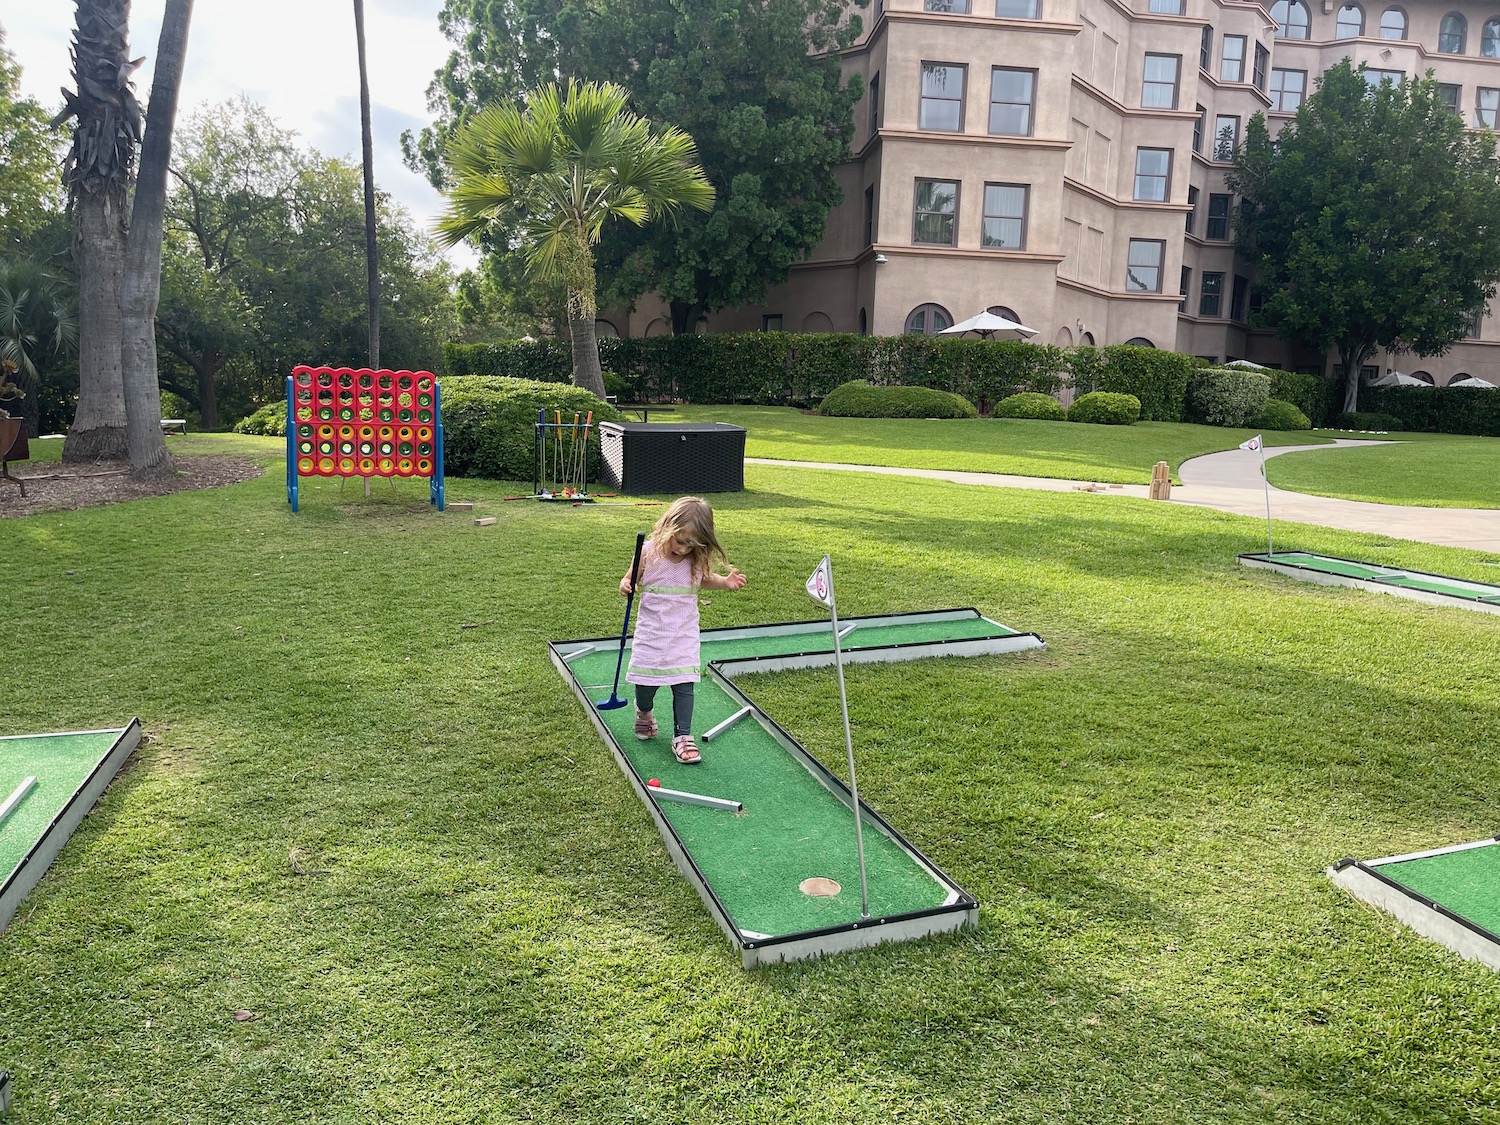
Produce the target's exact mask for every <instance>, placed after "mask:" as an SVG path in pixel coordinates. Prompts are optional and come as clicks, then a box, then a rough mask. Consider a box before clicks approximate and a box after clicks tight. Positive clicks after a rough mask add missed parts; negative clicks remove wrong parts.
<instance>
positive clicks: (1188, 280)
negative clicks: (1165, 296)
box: [1177, 266, 1193, 312]
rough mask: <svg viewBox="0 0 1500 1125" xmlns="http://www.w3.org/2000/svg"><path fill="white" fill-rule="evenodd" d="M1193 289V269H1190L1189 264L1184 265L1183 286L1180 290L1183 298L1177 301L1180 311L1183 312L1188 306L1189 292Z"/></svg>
mask: <svg viewBox="0 0 1500 1125" xmlns="http://www.w3.org/2000/svg"><path fill="white" fill-rule="evenodd" d="M1192 289H1193V271H1192V270H1190V269H1188V268H1187V266H1183V267H1182V287H1181V289H1180V290H1179V292H1180V293H1181V294H1182V300H1180V301H1178V302H1177V311H1178V312H1182V311H1184V310H1185V309H1186V308H1187V297H1188V294H1189V293H1190V292H1192Z"/></svg>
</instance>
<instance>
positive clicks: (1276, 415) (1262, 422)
mask: <svg viewBox="0 0 1500 1125" xmlns="http://www.w3.org/2000/svg"><path fill="white" fill-rule="evenodd" d="M1250 428H1251V429H1255V430H1310V429H1312V423H1311V422H1309V421H1308V420H1307V415H1306V414H1304V413H1302V411H1300V410H1298V409H1297V408H1296V407H1295V406H1293V405H1292V404H1291V403H1289V402H1282V401H1281V400H1280V399H1278V398H1272V399H1267V400H1266V408H1265V409H1264V410H1262V411H1261V412H1260V415H1259V417H1257V418H1254V419H1252V420H1251V422H1250Z"/></svg>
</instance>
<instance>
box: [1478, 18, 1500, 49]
mask: <svg viewBox="0 0 1500 1125" xmlns="http://www.w3.org/2000/svg"><path fill="white" fill-rule="evenodd" d="M1479 54H1480V56H1481V57H1482V58H1486V59H1500V19H1493V20H1485V21H1484V30H1483V31H1481V32H1480V33H1479Z"/></svg>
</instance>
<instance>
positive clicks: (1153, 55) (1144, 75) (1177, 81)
mask: <svg viewBox="0 0 1500 1125" xmlns="http://www.w3.org/2000/svg"><path fill="white" fill-rule="evenodd" d="M1153 59H1154V60H1158V61H1170V62H1171V64H1172V80H1171V82H1170V83H1167V82H1165V81H1163V80H1161V79H1153V78H1152V77H1151V73H1150V72H1151V62H1152V60H1153ZM1164 87H1170V89H1171V92H1172V96H1171V103H1170V104H1169V105H1157V104H1155V103H1154V102H1148V101H1147V100H1146V91H1147V90H1148V89H1161V88H1164ZM1181 89H1182V56H1181V55H1165V54H1160V53H1158V52H1156V51H1147V52H1146V61H1145V65H1144V66H1143V67H1142V68H1141V108H1142V109H1176V108H1177V99H1178V97H1179V96H1180V94H1181Z"/></svg>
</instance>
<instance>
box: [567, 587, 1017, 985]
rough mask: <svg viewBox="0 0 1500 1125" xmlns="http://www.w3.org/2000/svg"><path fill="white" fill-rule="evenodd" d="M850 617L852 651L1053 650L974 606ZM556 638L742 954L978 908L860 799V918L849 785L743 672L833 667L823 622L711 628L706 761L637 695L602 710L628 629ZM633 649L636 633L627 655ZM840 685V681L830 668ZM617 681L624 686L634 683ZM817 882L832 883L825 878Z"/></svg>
mask: <svg viewBox="0 0 1500 1125" xmlns="http://www.w3.org/2000/svg"><path fill="white" fill-rule="evenodd" d="M839 625H840V633H841V638H842V639H841V640H840V648H841V650H842V652H843V658H844V662H845V663H859V662H870V661H894V660H914V659H922V658H925V657H936V656H977V655H986V654H993V653H1002V652H1016V651H1021V650H1023V649H1027V648H1039V647H1042V642H1041V641H1040V640H1039V639H1038V638H1037V637H1036V636H1035V635H1034V634H1030V633H1018V632H1016V631H1015V630H1013V629H1009V628H1007V627H1006V626H1004V625H1000V624H997V623H996V622H994V621H990V620H988V619H987V618H984V617H982V616H980V615H979V613H978V612H977V611H976V610H972V609H965V610H946V611H940V612H935V613H922V614H898V615H890V616H882V617H863V618H848V619H841V620H840V622H839ZM550 648H551V652H552V658H553V661H554V663H555V664H556V665H557V667H558V669H559V670H560V671H562V673H563V674H564V676H566V677H567V678H568V679H569V680H570V682H571V683H572V684H573V687H574V690H575V692H576V693H577V694H578V696H579V698H580V699H582V700H583V701H584V702H585V704H586V705H587V706H588V709H589V713H590V715H591V716H592V717H593V719H594V722H595V724H596V726H597V727H598V728H599V731H600V733H601V734H602V735H603V736H604V737H605V739H606V741H607V742H608V743H609V744H610V745H611V746H612V748H613V749H614V752H615V756H616V759H617V760H618V761H619V762H620V765H621V767H622V769H624V771H625V773H626V775H627V776H628V777H629V778H630V779H631V781H632V783H633V784H634V785H635V787H636V789H637V791H638V792H639V793H640V794H641V796H642V799H643V800H645V801H646V803H647V807H648V808H649V809H650V810H651V812H652V815H653V817H654V819H655V820H656V822H657V826H658V828H659V829H660V830H661V833H662V837H663V840H664V841H665V842H666V844H667V847H668V850H669V851H670V852H671V853H672V856H673V858H674V860H675V861H676V862H677V864H678V867H679V869H680V870H681V871H682V872H683V875H684V876H685V877H686V878H687V879H688V880H689V882H691V883H692V884H693V885H694V886H695V887H696V888H697V890H698V892H699V894H700V896H701V897H702V898H703V900H704V902H705V903H706V904H707V905H708V907H709V909H710V911H711V912H712V913H713V914H714V916H715V919H716V921H718V923H719V924H720V926H721V927H722V928H723V929H724V930H725V932H726V933H727V934H728V935H729V938H730V940H731V942H732V943H734V944H735V945H736V946H738V947H739V949H740V951H741V955H742V959H743V961H744V963H745V964H746V965H747V966H749V965H754V964H759V963H763V962H768V961H780V960H791V959H796V958H799V957H810V956H817V955H819V954H821V953H828V952H836V951H839V950H843V949H853V948H860V947H863V946H869V945H874V944H877V943H879V942H883V941H892V940H900V939H903V938H907V937H917V936H921V935H923V934H927V933H933V932H939V931H942V930H949V929H956V928H958V927H959V926H962V925H965V924H968V923H970V922H972V921H973V920H974V918H975V917H976V914H977V909H978V904H977V903H976V902H975V901H974V900H973V898H971V897H970V896H969V895H968V894H966V893H965V892H964V891H963V889H962V888H961V887H959V886H958V885H957V884H955V883H954V882H953V881H952V880H951V879H949V878H948V877H947V876H946V875H944V874H943V873H942V872H941V871H940V870H938V869H937V868H936V867H935V866H934V865H933V864H932V863H931V862H930V861H929V860H927V858H926V857H925V856H923V855H922V854H921V853H920V852H919V851H918V850H917V849H916V848H914V847H913V846H912V845H911V844H910V843H909V842H907V841H906V840H905V839H904V838H903V837H902V836H901V835H900V833H899V832H897V831H896V830H895V829H894V828H893V827H892V826H891V825H889V824H888V823H887V822H886V821H885V820H883V819H882V818H881V817H880V816H879V815H878V814H877V813H875V812H874V811H873V810H871V809H870V808H869V806H868V805H867V804H866V803H865V802H864V801H863V800H862V801H861V802H860V805H861V808H862V812H863V817H862V824H863V826H864V832H863V839H864V849H865V868H866V884H867V886H868V893H869V914H868V916H866V915H864V914H863V912H862V909H861V907H862V895H861V887H860V877H859V863H858V855H857V849H856V843H855V831H854V817H853V812H852V807H853V802H852V800H851V796H850V793H849V790H848V788H847V786H846V785H845V783H844V781H843V780H841V779H840V778H839V777H837V776H836V775H835V774H834V773H833V772H832V771H830V770H828V769H827V768H826V767H824V766H823V764H822V763H821V762H819V761H818V760H817V759H816V758H814V757H813V756H812V755H810V754H808V753H807V751H806V750H805V749H804V748H803V747H802V746H801V745H799V744H798V743H797V742H796V740H795V739H793V738H792V737H791V736H790V735H788V734H787V733H786V732H785V731H783V730H782V729H781V728H780V727H779V726H778V725H777V724H776V723H775V721H774V720H773V719H772V718H771V717H770V716H768V715H766V714H765V713H764V712H762V711H761V710H760V708H758V707H757V706H756V705H755V703H754V702H753V701H752V700H751V699H750V698H749V697H748V696H746V695H745V694H744V693H743V692H742V691H741V690H740V689H739V688H738V687H737V686H736V685H735V684H734V683H733V680H732V677H733V676H735V675H736V674H739V673H744V672H752V671H772V670H779V669H785V668H813V667H819V666H827V665H829V664H832V663H833V661H834V652H833V633H832V629H831V628H830V625H829V622H828V621H826V620H825V621H810V622H791V623H786V624H781V625H765V626H756V627H751V628H739V629H714V630H705V631H704V632H703V633H702V653H701V655H702V659H703V661H704V664H705V673H704V678H703V680H702V681H701V682H700V683H699V685H698V691H697V703H696V708H695V712H694V720H695V728H696V729H695V734H698V739H699V746H700V748H701V750H702V752H703V762H702V764H700V765H696V766H680V765H678V764H677V763H676V762H675V761H673V759H672V756H671V751H670V741H671V740H670V720H668V722H667V723H666V724H664V725H665V726H666V727H667V728H668V729H667V730H666V731H665V732H664V733H663V734H661V735H658V736H657V737H656V738H655V739H652V740H650V741H647V742H641V741H639V740H637V739H636V738H635V736H634V733H633V724H634V721H635V711H634V707H633V706H631V705H628V704H627V705H626V706H624V707H620V708H617V709H612V710H602V711H601V710H600V709H599V708H598V706H597V704H598V703H599V702H600V701H601V700H605V699H607V698H608V697H609V694H610V688H611V686H612V683H613V680H614V674H615V669H616V666H617V664H618V663H619V661H620V658H621V653H620V642H619V638H618V637H611V638H607V639H595V640H588V641H556V642H553V643H552V645H551V646H550ZM628 649H629V645H628V643H627V645H626V650H627V651H626V655H625V660H626V661H627V662H628V660H629V656H628ZM829 690H830V691H831V692H836V690H837V689H836V687H835V686H834V682H833V678H832V677H829ZM620 691H621V693H622V697H624V696H625V695H628V693H629V688H628V685H626V684H624V683H623V681H622V683H621V685H620ZM658 706H659V707H660V704H658ZM667 706H668V711H667V714H668V715H669V714H670V710H669V708H670V704H669V703H668V705H667ZM659 718H660V716H659ZM698 732H702V733H698ZM857 753H858V748H857V747H856V755H857ZM653 778H657V779H660V782H661V785H662V786H665V787H667V788H670V789H677V790H686V791H689V792H692V793H695V794H701V795H704V796H708V797H716V798H721V799H724V800H728V801H733V802H738V803H740V804H741V805H742V806H743V811H742V812H738V813H736V812H733V811H726V810H724V809H720V808H707V807H703V806H701V805H696V804H685V803H681V802H679V801H675V800H669V799H666V798H664V797H662V796H660V795H659V794H658V793H656V792H654V791H653V787H651V786H650V785H649V781H650V780H651V779H653ZM872 829H873V830H872ZM808 880H824V881H828V880H831V881H832V884H837V890H836V893H833V894H818V893H809V891H808V890H806V889H804V888H805V887H806V886H808V882H807V881H808ZM814 889H819V890H828V889H832V888H831V885H830V884H829V883H826V882H824V883H820V884H816V885H815V886H814Z"/></svg>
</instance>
